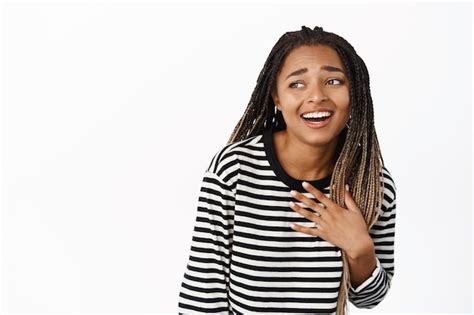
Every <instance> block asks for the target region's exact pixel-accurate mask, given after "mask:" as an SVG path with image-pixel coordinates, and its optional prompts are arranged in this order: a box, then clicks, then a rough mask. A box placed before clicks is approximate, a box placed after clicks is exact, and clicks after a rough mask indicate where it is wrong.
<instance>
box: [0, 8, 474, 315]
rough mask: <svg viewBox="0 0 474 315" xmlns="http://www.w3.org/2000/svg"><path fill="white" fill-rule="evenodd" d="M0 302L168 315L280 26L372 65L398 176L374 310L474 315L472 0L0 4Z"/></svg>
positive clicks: (51, 309)
mask: <svg viewBox="0 0 474 315" xmlns="http://www.w3.org/2000/svg"><path fill="white" fill-rule="evenodd" d="M2 10H3V16H2V28H3V56H2V57H3V58H2V60H3V65H2V67H3V69H2V71H1V72H2V75H3V77H2V82H3V98H2V106H3V113H2V118H3V120H2V135H3V137H2V140H3V141H2V149H3V155H2V161H3V164H2V217H1V219H2V225H1V237H2V260H1V261H2V272H1V277H2V278H1V290H2V294H1V301H2V306H1V312H2V313H19V312H25V313H55V312H60V313H69V312H83V313H89V312H90V313H111V312H112V313H119V312H124V313H142V312H153V313H163V312H168V313H176V311H177V301H178V294H179V287H180V284H181V280H182V276H183V273H184V270H185V266H186V263H187V259H188V255H189V246H190V242H191V234H192V229H193V224H194V220H195V215H196V207H197V198H198V193H199V188H200V184H201V180H202V176H203V172H204V169H205V167H206V166H207V165H208V163H209V162H210V159H211V157H212V156H213V155H214V153H215V152H216V151H217V150H218V149H219V148H221V147H222V146H224V145H225V144H226V142H227V140H228V138H229V136H230V134H231V132H232V130H233V128H234V126H235V125H236V123H237V121H238V119H239V118H240V117H241V116H242V114H243V112H244V110H245V108H246V106H247V104H248V101H249V100H250V96H251V93H252V91H253V88H254V87H255V83H256V80H257V77H258V74H259V73H260V70H261V69H262V67H263V64H264V62H265V60H266V58H267V56H268V54H269V52H270V50H271V48H272V47H273V45H274V44H275V43H276V41H277V40H278V38H279V37H280V36H281V35H283V34H284V33H285V32H287V31H294V30H299V29H301V26H302V25H306V26H308V27H311V28H313V27H314V26H322V27H323V28H324V30H326V31H330V32H334V33H336V34H338V35H341V36H342V37H344V38H345V39H347V40H348V41H349V42H350V43H351V44H352V45H353V46H354V47H355V49H356V51H357V52H358V54H359V55H360V56H361V57H362V59H363V60H364V61H365V63H366V65H367V67H368V70H369V74H370V81H371V92H372V98H373V101H374V110H375V125H376V129H377V134H378V137H379V141H380V145H381V149H382V154H383V157H384V160H385V165H386V167H387V168H388V169H389V170H390V172H391V174H392V176H393V177H394V180H395V184H396V186H397V221H396V241H395V254H396V256H395V264H396V265H395V276H394V278H393V282H392V287H391V289H390V292H389V294H388V295H387V297H386V298H385V300H384V301H382V303H381V304H379V305H378V306H377V307H376V308H374V309H373V310H359V309H356V308H355V307H353V306H352V305H351V312H353V313H371V314H376V313H407V312H408V313H435V312H441V313H471V312H472V297H473V293H472V235H471V229H472V222H473V221H472V214H471V211H472V192H473V189H472V182H471V175H472V164H471V163H472V150H471V148H472V130H471V120H472V111H471V106H472V99H471V96H472V95H471V93H472V77H471V74H472V59H471V58H472V57H471V56H472V24H471V19H472V4H470V3H469V2H464V3H457V4H448V3H418V4H414V3H399V4H389V3H381V4H376V3H352V4H347V3H332V4H324V3H316V2H309V1H306V2H291V1H287V2H282V1H279V2H278V1H277V2H269V1H266V2H257V1H253V2H248V1H247V2H241V3H240V4H238V3H234V4H230V3H225V4H220V3H218V2H208V3H183V2H173V3H165V2H152V1H146V2H141V3H133V2H132V1H121V2H114V1H100V2H97V1H96V2H94V1H86V2H82V3H80V2H77V3H76V2H71V1H63V2H60V1H55V2H48V3H42V2H40V1H30V2H19V1H16V2H14V1H11V2H4V4H3V7H2Z"/></svg>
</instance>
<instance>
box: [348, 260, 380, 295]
mask: <svg viewBox="0 0 474 315" xmlns="http://www.w3.org/2000/svg"><path fill="white" fill-rule="evenodd" d="M375 258H376V260H377V266H376V267H375V269H374V271H373V272H372V274H371V275H370V277H368V278H367V279H366V280H365V281H364V282H362V283H361V284H360V285H359V286H358V287H357V288H354V287H353V286H352V284H350V283H349V287H350V290H351V291H354V292H355V293H358V292H360V291H362V290H363V289H364V288H365V287H366V286H368V285H369V284H370V283H372V281H374V279H375V278H377V275H378V274H379V272H380V269H381V267H380V260H379V258H378V257H377V256H375Z"/></svg>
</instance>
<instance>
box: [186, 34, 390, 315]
mask: <svg viewBox="0 0 474 315" xmlns="http://www.w3.org/2000/svg"><path fill="white" fill-rule="evenodd" d="M373 116H374V114H373V105H372V99H371V96H370V89H369V75H368V73H367V68H366V66H365V64H364V62H363V60H362V59H361V58H360V57H359V56H358V55H357V53H356V52H355V50H354V48H353V47H352V46H351V45H350V44H349V43H348V42H347V41H346V40H344V39H343V38H341V37H340V36H338V35H336V34H333V33H330V32H326V31H324V30H323V29H322V28H321V27H315V28H314V29H313V30H312V29H310V28H308V27H305V26H303V27H302V29H301V30H300V31H295V32H287V33H285V34H284V35H283V36H282V37H281V38H280V39H279V40H278V42H277V43H276V44H275V46H274V47H273V49H272V51H271V52H270V55H269V57H268V59H267V61H266V62H265V65H264V68H263V70H262V71H261V73H260V75H259V77H258V81H257V85H256V87H255V90H254V92H253V94H252V98H251V100H250V102H249V104H248V107H247V109H246V111H245V113H244V115H243V117H242V118H241V119H240V121H239V122H238V124H237V126H236V127H235V129H234V131H233V133H232V135H231V137H230V139H229V142H228V143H227V145H226V146H225V147H223V148H221V149H220V150H218V151H217V153H216V154H215V155H214V156H213V158H212V160H211V162H210V164H209V166H208V167H207V169H206V170H205V174H204V178H203V182H202V188H201V191H200V197H199V203H198V209H197V218H196V223H195V228H194V232H193V233H194V235H193V239H192V246H191V253H190V257H189V261H188V264H187V268H186V271H185V274H184V278H183V281H182V285H181V292H180V297H179V311H180V313H223V314H228V313H237V314H239V313H244V314H250V313H272V314H273V313H285V314H288V313H290V314H298V313H312V314H316V313H319V314H321V313H323V314H328V313H329V314H345V313H346V312H347V299H349V300H350V301H351V302H352V303H353V304H354V305H355V306H356V307H359V308H372V307H374V306H376V305H377V304H379V303H380V302H381V301H382V299H383V298H384V297H385V296H386V295H387V292H388V291H389V288H390V284H391V280H392V277H393V275H394V237H395V209H396V200H395V197H396V195H395V192H396V187H395V184H394V181H393V179H392V177H391V175H390V173H389V171H388V170H387V168H385V166H384V162H383V158H382V155H381V152H380V148H379V144H378V141H377V135H376V132H375V126H374V117H373ZM305 182H306V183H305Z"/></svg>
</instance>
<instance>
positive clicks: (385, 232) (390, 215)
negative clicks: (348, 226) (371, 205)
mask: <svg viewBox="0 0 474 315" xmlns="http://www.w3.org/2000/svg"><path fill="white" fill-rule="evenodd" d="M383 178H384V186H385V187H384V201H383V205H382V208H381V210H382V213H381V214H380V216H379V218H378V220H377V221H376V222H375V224H374V225H373V226H372V228H371V229H370V231H369V234H370V236H371V237H372V239H373V241H374V246H375V255H376V259H377V266H376V268H375V269H374V271H373V272H372V274H371V276H370V277H369V278H367V279H366V280H365V281H364V282H363V283H361V284H360V285H359V286H358V287H357V288H354V287H353V286H352V285H350V289H349V292H348V294H349V300H350V301H351V302H352V303H353V304H354V305H355V306H356V307H358V308H368V309H370V308H373V307H375V306H376V305H378V304H379V303H380V302H381V301H382V300H383V299H384V298H385V296H386V295H387V293H388V291H389V289H390V285H391V281H392V278H393V275H394V272H395V259H394V245H395V242H394V241H395V216H396V187H395V183H394V182H393V180H392V178H391V176H390V173H389V172H388V171H387V170H386V169H385V167H384V169H383Z"/></svg>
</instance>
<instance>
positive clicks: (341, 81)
mask: <svg viewBox="0 0 474 315" xmlns="http://www.w3.org/2000/svg"><path fill="white" fill-rule="evenodd" d="M334 80H335V81H339V82H340V83H339V84H343V83H344V81H343V80H339V79H331V80H328V82H330V81H334ZM330 85H334V84H330Z"/></svg>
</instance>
